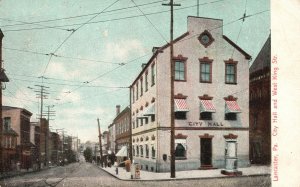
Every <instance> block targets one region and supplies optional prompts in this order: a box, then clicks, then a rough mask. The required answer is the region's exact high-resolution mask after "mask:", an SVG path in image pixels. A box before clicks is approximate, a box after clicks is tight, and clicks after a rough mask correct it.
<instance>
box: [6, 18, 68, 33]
mask: <svg viewBox="0 0 300 187" xmlns="http://www.w3.org/2000/svg"><path fill="white" fill-rule="evenodd" d="M0 19H1V20H5V21H13V22H19V23H23V24H32V25H38V26H43V27H44V28H51V29H57V30H63V31H70V30H68V29H63V28H57V27H52V26H45V25H41V24H35V23H30V22H25V21H17V20H12V19H5V18H0Z"/></svg>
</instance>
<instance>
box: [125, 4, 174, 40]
mask: <svg viewBox="0 0 300 187" xmlns="http://www.w3.org/2000/svg"><path fill="white" fill-rule="evenodd" d="M131 2H132V3H133V4H134V5H135V6H136V7H137V8H138V9H139V11H140V12H141V13H142V14H143V15H144V17H145V18H146V19H147V21H148V22H149V23H150V24H151V25H152V27H153V28H154V29H155V30H156V31H157V33H158V34H159V35H160V36H161V38H162V39H163V40H164V41H165V42H167V43H169V42H168V40H167V39H166V38H165V37H164V35H163V34H162V33H161V32H160V31H159V30H158V28H157V27H156V26H155V25H154V24H153V23H152V22H151V20H150V19H149V18H148V17H147V16H146V15H145V13H144V12H143V11H142V9H141V8H140V7H139V6H138V5H137V4H136V3H135V2H134V0H131Z"/></svg>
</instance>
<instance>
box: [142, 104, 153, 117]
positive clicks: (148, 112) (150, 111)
mask: <svg viewBox="0 0 300 187" xmlns="http://www.w3.org/2000/svg"><path fill="white" fill-rule="evenodd" d="M152 115H155V104H154V103H152V104H151V105H149V106H148V107H147V108H146V109H145V112H144V116H152Z"/></svg>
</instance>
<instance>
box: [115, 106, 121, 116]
mask: <svg viewBox="0 0 300 187" xmlns="http://www.w3.org/2000/svg"><path fill="white" fill-rule="evenodd" d="M120 107H121V106H120V105H117V106H116V114H117V115H119V114H120Z"/></svg>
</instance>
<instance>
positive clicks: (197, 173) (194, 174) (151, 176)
mask: <svg viewBox="0 0 300 187" xmlns="http://www.w3.org/2000/svg"><path fill="white" fill-rule="evenodd" d="M99 168H100V169H102V170H104V171H106V172H107V173H109V174H110V175H112V176H114V177H116V178H118V179H120V180H182V179H205V178H222V177H232V176H227V175H223V174H221V170H222V169H212V170H189V171H177V172H176V178H170V172H167V173H155V172H149V171H144V170H140V179H131V173H130V172H126V170H125V169H124V168H123V167H119V168H118V170H119V174H118V175H116V167H115V166H112V167H111V168H109V167H106V168H101V167H99ZM238 170H239V171H242V172H243V175H242V176H239V177H243V176H244V177H246V176H263V175H270V174H271V168H270V166H251V167H248V168H239V169H238Z"/></svg>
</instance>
